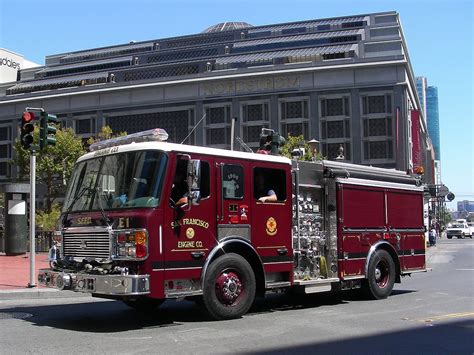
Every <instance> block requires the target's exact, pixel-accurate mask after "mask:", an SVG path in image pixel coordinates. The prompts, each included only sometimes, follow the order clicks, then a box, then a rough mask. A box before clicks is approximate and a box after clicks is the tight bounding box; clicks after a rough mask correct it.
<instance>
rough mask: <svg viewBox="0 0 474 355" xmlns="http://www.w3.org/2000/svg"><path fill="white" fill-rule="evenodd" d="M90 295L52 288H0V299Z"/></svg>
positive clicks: (88, 295)
mask: <svg viewBox="0 0 474 355" xmlns="http://www.w3.org/2000/svg"><path fill="white" fill-rule="evenodd" d="M78 297H91V295H90V294H89V293H80V292H72V291H61V290H57V289H53V288H27V289H12V290H0V300H2V301H4V300H26V299H50V298H78Z"/></svg>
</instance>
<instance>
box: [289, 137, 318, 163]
mask: <svg viewBox="0 0 474 355" xmlns="http://www.w3.org/2000/svg"><path fill="white" fill-rule="evenodd" d="M298 148H304V151H305V153H304V155H303V156H302V157H301V158H300V160H306V161H311V160H312V158H313V156H312V154H311V150H310V149H309V145H308V143H307V142H306V141H305V140H304V137H303V135H299V136H292V135H289V136H288V138H286V144H285V145H284V146H283V147H282V148H281V155H283V156H285V157H287V158H290V159H291V158H292V156H291V152H292V151H293V150H294V149H298ZM316 158H317V159H318V160H320V159H323V157H322V155H321V153H319V152H318V153H317V154H316Z"/></svg>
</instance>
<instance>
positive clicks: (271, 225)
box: [266, 217, 278, 236]
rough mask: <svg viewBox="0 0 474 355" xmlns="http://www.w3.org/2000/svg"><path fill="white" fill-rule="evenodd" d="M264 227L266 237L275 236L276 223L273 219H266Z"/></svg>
mask: <svg viewBox="0 0 474 355" xmlns="http://www.w3.org/2000/svg"><path fill="white" fill-rule="evenodd" d="M266 227H267V229H266V231H267V234H268V235H271V236H273V235H275V234H277V232H278V229H277V222H276V220H275V218H273V217H270V218H269V219H267V225H266Z"/></svg>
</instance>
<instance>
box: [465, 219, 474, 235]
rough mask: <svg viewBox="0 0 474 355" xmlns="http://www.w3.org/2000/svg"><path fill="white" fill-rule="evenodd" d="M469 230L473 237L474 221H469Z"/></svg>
mask: <svg viewBox="0 0 474 355" xmlns="http://www.w3.org/2000/svg"><path fill="white" fill-rule="evenodd" d="M467 225H468V226H469V230H470V231H471V238H472V237H473V236H474V222H467Z"/></svg>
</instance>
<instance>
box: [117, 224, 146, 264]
mask: <svg viewBox="0 0 474 355" xmlns="http://www.w3.org/2000/svg"><path fill="white" fill-rule="evenodd" d="M112 243H113V244H112V245H113V256H112V258H113V259H115V260H144V259H146V258H147V257H148V232H147V230H146V229H119V230H114V231H112Z"/></svg>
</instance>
